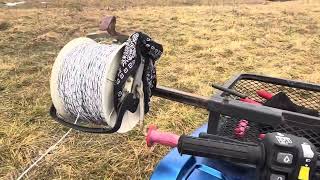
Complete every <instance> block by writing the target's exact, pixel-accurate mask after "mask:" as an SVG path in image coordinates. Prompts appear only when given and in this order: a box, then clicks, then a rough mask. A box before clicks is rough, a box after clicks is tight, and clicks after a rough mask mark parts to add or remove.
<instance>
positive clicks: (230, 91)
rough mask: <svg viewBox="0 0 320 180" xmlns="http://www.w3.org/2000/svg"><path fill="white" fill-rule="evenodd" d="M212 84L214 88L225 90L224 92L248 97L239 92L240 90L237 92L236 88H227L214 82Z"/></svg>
mask: <svg viewBox="0 0 320 180" xmlns="http://www.w3.org/2000/svg"><path fill="white" fill-rule="evenodd" d="M211 86H212V87H213V88H216V89H219V90H220V91H223V92H226V93H229V94H232V95H235V96H238V97H240V98H246V97H247V96H246V95H244V94H241V93H239V92H237V91H235V90H232V89H228V88H225V87H222V86H219V85H216V84H212V85H211Z"/></svg>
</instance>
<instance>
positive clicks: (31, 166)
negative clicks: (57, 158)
mask: <svg viewBox="0 0 320 180" xmlns="http://www.w3.org/2000/svg"><path fill="white" fill-rule="evenodd" d="M78 118H79V114H78V116H77V118H76V120H75V121H74V124H76V123H77V121H78ZM71 130H72V129H71V128H70V129H69V130H68V131H67V132H66V133H65V134H64V135H63V136H62V137H61V138H60V139H59V140H58V141H57V142H56V143H54V144H53V145H52V146H50V147H49V148H48V149H47V150H46V152H45V153H43V154H42V155H41V156H40V157H39V158H38V159H37V160H36V161H35V162H34V163H32V164H31V165H30V166H29V167H28V168H27V169H26V170H24V171H23V172H22V173H21V174H20V176H19V177H18V178H17V180H20V179H22V178H23V177H24V176H25V175H26V174H27V173H28V172H29V171H30V170H31V169H32V168H33V167H34V166H36V165H37V164H38V162H40V161H41V160H42V159H43V158H44V157H45V156H46V155H47V154H48V153H49V152H50V151H52V150H53V149H55V147H56V146H57V145H58V144H59V143H61V142H62V141H63V140H64V139H65V138H66V137H67V136H68V134H69V133H70V132H71Z"/></svg>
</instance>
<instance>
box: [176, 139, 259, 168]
mask: <svg viewBox="0 0 320 180" xmlns="http://www.w3.org/2000/svg"><path fill="white" fill-rule="evenodd" d="M263 149H264V148H263V146H256V145H255V146H254V145H248V144H239V143H235V142H226V141H219V140H212V139H205V138H197V137H191V136H184V135H182V136H180V139H179V142H178V151H179V153H181V154H188V155H194V156H201V157H208V158H214V159H220V160H226V161H231V162H238V163H242V164H250V165H256V166H261V165H262V164H260V163H263V162H264V157H265V156H264V150H263Z"/></svg>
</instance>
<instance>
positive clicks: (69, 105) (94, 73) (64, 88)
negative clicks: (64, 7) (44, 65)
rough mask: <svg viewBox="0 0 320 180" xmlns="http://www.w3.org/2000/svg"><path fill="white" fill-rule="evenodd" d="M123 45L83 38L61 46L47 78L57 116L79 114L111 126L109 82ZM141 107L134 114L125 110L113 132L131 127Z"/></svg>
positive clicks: (111, 86)
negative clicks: (101, 42) (118, 127)
mask: <svg viewBox="0 0 320 180" xmlns="http://www.w3.org/2000/svg"><path fill="white" fill-rule="evenodd" d="M123 48H124V44H122V45H116V44H110V45H106V44H99V43H97V42H95V41H94V40H92V39H89V38H83V37H82V38H77V39H74V40H72V41H71V42H69V43H68V44H67V45H65V46H64V47H63V49H62V50H61V51H60V53H59V54H58V57H57V58H56V60H55V62H54V65H53V68H52V74H51V80H50V89H51V98H52V102H53V105H54V107H55V108H56V111H57V115H58V116H60V117H61V118H64V119H75V118H76V117H77V115H79V118H80V119H86V120H90V121H91V122H94V123H96V124H103V123H107V124H108V125H109V126H111V127H113V126H114V125H115V121H116V118H117V113H116V111H115V109H114V105H113V94H114V93H113V85H114V79H115V76H116V73H117V70H118V68H119V64H120V62H121V57H122V52H123ZM140 88H141V87H140ZM137 92H138V91H137ZM140 97H141V96H140ZM142 97H143V96H142ZM140 102H143V101H140ZM141 108H143V105H142V104H140V105H139V106H138V109H137V110H136V111H135V113H131V112H129V111H127V112H126V113H125V115H124V117H123V120H122V124H121V127H120V129H119V130H118V131H117V132H121V133H122V132H127V131H129V130H131V129H132V128H133V127H134V126H135V125H136V124H137V123H138V122H139V120H140V119H141V116H140V115H141V112H143V111H142V110H141ZM142 116H143V115H142Z"/></svg>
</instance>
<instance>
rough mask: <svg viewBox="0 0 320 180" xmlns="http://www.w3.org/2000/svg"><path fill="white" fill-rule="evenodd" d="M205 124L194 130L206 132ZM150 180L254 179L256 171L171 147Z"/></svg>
mask: <svg viewBox="0 0 320 180" xmlns="http://www.w3.org/2000/svg"><path fill="white" fill-rule="evenodd" d="M207 127H208V125H207V124H205V125H203V126H202V127H200V128H199V129H197V130H196V131H195V132H193V134H192V135H193V136H198V135H199V133H200V132H206V131H207ZM150 179H151V180H171V179H172V180H173V179H179V180H209V179H210V180H254V179H256V171H255V168H253V167H240V166H237V165H234V164H232V163H228V162H225V161H220V160H214V159H209V158H203V157H197V156H190V155H180V154H179V152H178V150H177V148H174V149H172V150H171V151H170V152H169V153H168V154H167V155H166V156H165V157H164V158H163V159H162V160H161V161H160V162H159V164H158V165H157V167H156V168H155V170H154V172H153V174H152V176H151V178H150Z"/></svg>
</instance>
